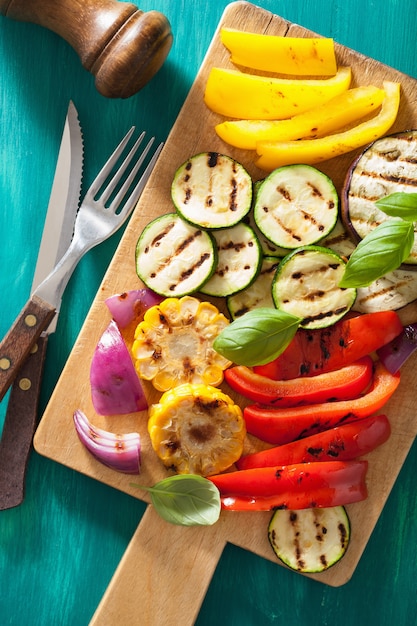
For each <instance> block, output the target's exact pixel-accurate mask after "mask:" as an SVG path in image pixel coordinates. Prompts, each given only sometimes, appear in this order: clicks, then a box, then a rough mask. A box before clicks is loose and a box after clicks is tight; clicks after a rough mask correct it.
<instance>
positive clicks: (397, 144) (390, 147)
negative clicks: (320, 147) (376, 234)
mask: <svg viewBox="0 0 417 626" xmlns="http://www.w3.org/2000/svg"><path fill="white" fill-rule="evenodd" d="M400 191H402V192H410V193H416V192H417V130H410V131H404V132H400V133H396V134H392V135H388V136H386V137H383V138H381V139H377V140H376V141H375V142H374V143H372V144H371V145H370V146H368V148H367V149H366V150H365V151H364V152H363V153H362V154H361V155H360V156H359V157H358V158H357V159H356V160H355V161H354V163H353V164H352V165H351V167H350V168H349V171H348V173H347V176H346V179H345V183H344V186H343V191H342V195H341V206H342V219H343V223H344V225H345V227H346V229H347V230H348V232H349V233H350V234H351V236H352V237H353V239H354V241H355V242H356V243H358V242H359V241H360V240H361V239H363V238H364V237H365V236H366V235H367V234H368V233H369V232H370V231H371V230H372V229H373V228H375V227H376V226H378V225H379V224H381V222H383V221H385V220H388V219H393V218H392V217H389V216H388V215H386V214H385V213H384V212H383V211H381V210H380V209H378V208H377V206H376V205H375V202H376V201H377V200H379V199H381V198H384V197H385V196H388V195H390V194H391V193H396V192H400ZM415 232H416V235H415V243H414V246H413V249H412V251H411V254H410V256H409V258H408V259H407V260H406V262H405V264H404V265H413V266H416V265H417V226H416V227H415ZM404 265H403V267H404ZM408 269H410V268H408Z"/></svg>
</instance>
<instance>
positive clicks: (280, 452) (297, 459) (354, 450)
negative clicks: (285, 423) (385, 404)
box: [236, 415, 391, 470]
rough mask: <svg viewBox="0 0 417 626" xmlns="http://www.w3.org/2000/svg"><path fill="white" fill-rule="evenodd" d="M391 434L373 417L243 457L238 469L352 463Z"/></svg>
mask: <svg viewBox="0 0 417 626" xmlns="http://www.w3.org/2000/svg"><path fill="white" fill-rule="evenodd" d="M390 434H391V427H390V423H389V421H388V418H387V416H386V415H372V416H371V417H365V418H364V419H360V420H356V421H355V422H350V423H348V424H342V425H341V426H336V427H335V428H329V429H327V430H324V431H323V432H320V433H316V434H315V435H310V436H309V437H304V438H303V439H297V440H296V441H291V442H289V443H286V444H283V445H281V446H276V447H274V448H270V449H269V450H261V451H260V452H254V453H253V454H247V455H246V456H242V457H241V458H240V459H239V461H238V462H237V463H236V466H237V467H238V469H240V470H242V469H251V468H253V467H274V466H275V465H289V464H291V463H311V462H313V461H336V460H338V461H351V460H353V459H356V458H358V457H360V456H363V455H364V454H368V452H371V451H372V450H374V449H375V448H376V447H377V446H379V445H381V444H383V443H384V442H385V441H387V439H388V438H389V436H390Z"/></svg>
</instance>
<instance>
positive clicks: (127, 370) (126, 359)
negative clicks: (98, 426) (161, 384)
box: [90, 320, 148, 415]
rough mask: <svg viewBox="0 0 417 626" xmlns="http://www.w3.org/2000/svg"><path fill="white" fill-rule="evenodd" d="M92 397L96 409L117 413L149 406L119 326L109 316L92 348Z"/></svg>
mask: <svg viewBox="0 0 417 626" xmlns="http://www.w3.org/2000/svg"><path fill="white" fill-rule="evenodd" d="M90 384H91V397H92V401H93V405H94V408H95V410H96V411H97V413H99V414H100V415H117V414H126V413H135V412H136V411H144V410H146V409H147V408H148V403H147V401H146V397H145V394H144V392H143V388H142V385H141V382H140V380H139V377H138V375H137V373H136V370H135V368H134V365H133V362H132V359H131V356H130V354H129V351H128V349H127V346H126V344H125V342H124V340H123V337H122V335H121V333H120V331H119V328H118V326H117V324H116V322H115V321H114V320H111V321H110V323H109V325H108V326H107V328H106V330H105V331H104V333H103V334H102V336H101V338H100V340H99V342H98V343H97V346H96V348H95V350H94V354H93V359H92V362H91V368H90Z"/></svg>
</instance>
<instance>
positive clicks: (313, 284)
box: [272, 246, 356, 328]
mask: <svg viewBox="0 0 417 626" xmlns="http://www.w3.org/2000/svg"><path fill="white" fill-rule="evenodd" d="M344 268H345V262H344V260H343V259H342V258H341V257H340V256H339V255H338V254H336V252H334V251H332V250H329V249H327V248H323V247H320V246H304V247H302V248H299V249H297V250H294V251H293V252H291V253H289V254H288V255H287V256H286V257H285V258H284V259H283V260H282V261H281V264H280V265H279V266H278V269H277V271H276V275H275V278H274V280H273V283H272V298H273V301H274V303H275V306H276V307H277V308H278V309H281V310H283V311H286V312H288V313H291V314H292V315H296V316H297V317H299V318H301V319H302V322H301V324H300V326H301V327H303V328H321V327H325V326H329V325H330V324H333V323H334V322H336V321H337V320H338V319H340V318H341V317H343V315H345V314H346V313H347V312H348V311H349V309H350V308H351V307H352V305H353V303H354V301H355V298H356V290H355V289H341V288H340V287H339V286H338V285H339V282H340V280H341V278H342V275H343V272H344Z"/></svg>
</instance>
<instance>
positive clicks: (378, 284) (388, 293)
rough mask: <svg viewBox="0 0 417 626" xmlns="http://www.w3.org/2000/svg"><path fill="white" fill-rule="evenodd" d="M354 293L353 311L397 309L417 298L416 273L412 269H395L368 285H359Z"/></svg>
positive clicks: (365, 311) (370, 311)
mask: <svg viewBox="0 0 417 626" xmlns="http://www.w3.org/2000/svg"><path fill="white" fill-rule="evenodd" d="M356 293H357V295H356V300H355V304H354V305H353V307H352V309H353V310H354V311H359V312H360V313H373V312H377V311H388V310H392V311H397V310H398V309H401V308H402V307H404V306H406V305H407V304H410V302H413V301H414V300H415V299H416V298H417V274H416V272H415V271H414V270H405V269H397V270H394V271H393V272H389V273H388V274H385V276H383V277H382V278H378V279H377V280H376V281H374V282H373V283H372V284H371V285H369V287H360V288H359V289H357V292H356Z"/></svg>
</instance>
